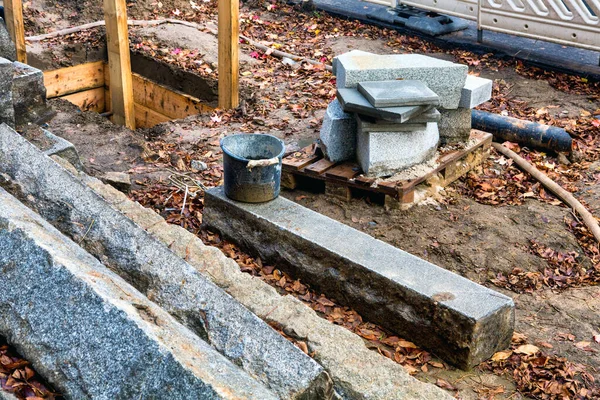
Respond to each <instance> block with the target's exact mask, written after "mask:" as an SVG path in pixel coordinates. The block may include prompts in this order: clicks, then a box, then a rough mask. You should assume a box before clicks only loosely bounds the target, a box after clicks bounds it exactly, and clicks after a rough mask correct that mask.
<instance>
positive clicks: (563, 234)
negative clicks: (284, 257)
mask: <svg viewBox="0 0 600 400" xmlns="http://www.w3.org/2000/svg"><path fill="white" fill-rule="evenodd" d="M96 3H97V2H93V1H89V0H86V1H75V0H70V1H62V2H55V1H50V0H41V1H28V2H25V3H24V5H25V18H26V20H27V22H26V29H27V32H26V35H28V36H30V35H37V34H40V33H47V32H51V31H53V30H57V29H62V28H66V27H69V26H76V25H80V24H83V23H87V22H92V21H97V20H101V19H103V14H102V10H101V7H100V5H101V3H98V4H96ZM129 13H130V15H129V16H130V18H134V19H144V20H154V19H161V18H178V19H184V20H188V21H193V22H197V23H200V24H205V25H206V26H207V27H208V28H210V29H214V28H215V27H216V18H217V16H216V2H215V1H214V0H208V1H202V0H200V1H198V2H194V1H187V0H186V1H184V0H162V1H152V0H138V1H136V2H132V3H131V4H130V7H129ZM241 17H242V21H241V31H242V33H243V34H244V35H245V36H248V37H250V38H252V39H253V40H255V41H257V42H260V43H262V44H265V45H267V46H269V47H272V48H274V49H279V50H282V51H286V52H289V53H292V54H296V55H301V56H305V57H307V58H310V59H313V60H318V61H321V62H323V63H324V64H323V65H322V66H318V65H313V64H309V63H306V62H303V63H291V62H287V63H284V62H282V61H283V60H282V59H280V58H276V57H273V56H272V55H269V54H265V53H264V52H263V51H260V50H257V49H255V48H253V47H251V46H249V45H247V44H242V46H241V47H242V50H241V51H242V55H241V56H240V59H241V68H240V70H241V71H240V72H241V76H240V82H241V99H242V101H241V106H240V107H239V108H238V109H236V110H230V111H223V110H216V111H214V112H213V113H209V114H205V115H199V116H193V117H189V118H187V119H185V120H179V121H173V122H169V123H164V124H161V125H159V126H156V127H154V128H150V129H140V130H137V131H130V130H128V129H125V128H123V127H119V126H116V125H113V124H112V123H111V122H110V121H108V120H107V119H106V118H104V117H101V116H99V115H98V114H96V113H93V112H81V111H80V110H78V109H77V107H75V106H73V105H71V104H69V103H67V102H65V101H64V100H51V101H50V104H51V105H52V106H53V107H54V108H55V109H56V110H57V112H58V114H57V116H56V117H55V118H54V119H53V120H51V121H50V122H49V123H48V129H49V130H50V131H51V132H53V133H54V134H57V135H59V136H62V137H64V138H65V139H67V140H69V141H70V142H71V143H73V144H74V145H75V147H76V148H77V150H78V151H79V153H80V156H81V158H82V162H83V164H84V166H85V167H86V169H87V171H88V172H89V173H90V174H91V175H95V176H100V175H102V174H103V173H105V172H108V171H122V172H128V173H129V174H131V178H132V182H133V188H132V192H131V193H130V196H131V197H132V198H133V199H135V200H137V201H139V202H140V203H141V204H143V205H145V206H147V207H151V208H154V209H155V210H156V211H157V212H159V213H161V215H163V216H165V217H167V220H168V221H169V222H172V223H175V224H180V225H182V226H184V227H186V228H188V229H189V230H191V231H192V232H194V233H197V234H198V235H199V236H200V237H202V238H203V239H204V240H205V241H206V242H208V243H211V244H213V245H215V246H218V247H220V248H221V249H222V250H223V251H224V252H225V254H226V255H228V256H230V257H233V258H235V259H236V260H237V261H238V262H239V264H240V267H241V268H242V270H244V271H246V272H248V273H251V274H253V275H256V276H258V277H261V278H262V279H264V280H266V281H267V282H269V283H272V284H273V285H275V286H277V287H278V288H279V289H280V290H281V291H282V293H286V294H290V295H295V296H297V297H299V298H300V299H301V300H303V301H305V302H307V303H308V304H309V305H311V307H313V308H314V309H316V310H317V311H319V312H320V313H321V314H322V315H323V317H324V318H327V319H329V320H330V321H332V322H334V323H337V324H340V325H343V326H346V327H347V328H348V329H351V330H352V331H354V332H355V333H357V334H358V335H360V336H361V337H363V338H364V339H365V342H366V343H367V345H368V346H370V347H372V348H373V349H374V351H379V352H380V353H381V354H382V357H385V356H387V357H390V358H392V359H395V360H396V361H398V362H400V363H401V364H403V365H405V366H406V367H407V368H408V370H409V371H410V372H411V373H412V374H414V375H415V376H416V377H417V378H419V379H421V380H424V381H428V382H432V383H434V384H437V385H438V386H441V387H443V388H444V389H446V390H449V391H450V392H452V393H453V394H456V396H457V398H463V399H491V398H496V399H503V398H511V399H517V398H543V399H550V398H552V399H559V398H594V397H596V396H600V389H599V386H598V384H597V383H596V382H597V381H598V380H599V379H600V369H599V368H600V353H599V352H600V288H599V287H598V286H597V285H598V283H599V282H600V251H599V246H598V244H597V243H595V242H594V240H593V237H592V236H591V235H590V233H589V232H588V231H587V229H586V228H585V226H584V225H583V223H582V222H581V221H580V220H579V219H578V217H577V216H576V215H575V214H573V213H572V212H571V211H570V210H569V209H568V208H566V207H565V206H564V205H562V203H561V202H560V201H559V200H557V199H556V198H554V197H553V196H552V195H551V194H550V193H548V192H546V191H545V190H544V189H543V188H542V187H541V186H540V184H539V183H537V182H536V181H535V180H533V179H532V178H531V177H529V176H528V175H527V174H525V173H523V172H521V171H520V170H518V169H517V168H516V167H514V166H513V165H512V161H511V160H509V159H506V158H505V157H503V156H501V155H499V154H497V153H495V152H494V150H492V152H491V155H490V157H489V158H488V159H487V160H486V161H485V162H484V163H483V165H482V166H480V167H479V168H477V169H476V170H475V171H473V172H471V173H470V174H469V175H468V176H466V177H464V178H462V179H460V180H459V181H457V182H455V183H454V184H452V185H451V186H450V187H448V188H446V190H445V191H444V192H442V193H441V194H440V195H439V196H437V197H436V198H432V199H430V200H428V201H426V202H424V203H423V204H420V205H417V206H414V207H412V208H410V209H409V210H406V211H401V210H386V209H385V208H384V207H383V206H382V205H380V204H375V203H374V202H372V201H371V199H368V198H362V199H352V200H351V201H350V202H344V201H341V200H339V199H338V198H336V197H331V196H327V195H325V194H324V193H321V192H319V191H306V190H296V191H292V192H289V191H284V192H283V193H282V195H283V196H285V197H287V198H289V199H291V200H293V201H295V202H298V203H299V204H302V205H304V206H306V207H308V208H310V209H313V210H315V211H318V212H319V213H322V214H324V215H327V216H329V217H331V218H333V219H336V220H338V221H341V222H343V223H345V224H348V225H350V226H352V227H354V228H356V229H359V230H361V231H364V232H366V233H368V234H369V235H371V236H374V237H376V238H378V239H381V240H383V241H385V242H388V243H390V244H392V245H394V246H396V247H398V248H400V249H403V250H405V251H408V252H410V253H412V254H415V255H417V256H419V257H422V258H424V259H426V260H429V261H431V262H433V263H435V264H437V265H439V266H441V267H443V268H446V269H449V270H451V271H453V272H456V273H458V274H460V275H462V276H465V277H467V278H469V279H471V280H473V281H475V282H478V283H480V284H483V285H485V286H488V287H491V288H493V289H495V290H498V291H500V292H502V293H504V294H507V295H509V296H511V297H512V298H513V299H514V301H515V304H516V310H517V311H516V332H517V334H515V337H514V338H513V344H512V346H511V349H507V351H505V352H501V353H497V354H496V355H495V356H494V359H493V360H491V361H489V362H487V363H484V364H483V365H481V366H480V367H478V368H476V369H474V370H472V371H460V370H456V369H453V368H452V367H450V366H448V365H446V364H445V363H442V362H441V361H440V360H439V359H437V358H436V357H435V355H434V354H429V353H428V352H426V351H424V350H421V349H419V348H417V347H416V346H414V345H413V344H412V343H411V342H410V338H397V337H395V336H394V333H393V332H385V331H384V330H383V329H381V328H379V327H377V326H375V325H373V324H369V323H368V321H362V320H361V319H360V316H358V315H357V314H356V313H355V312H353V311H352V307H351V306H352V305H347V304H337V303H336V302H335V299H330V298H327V297H326V296H327V293H324V294H323V295H324V296H325V297H321V296H319V295H320V293H317V294H316V295H314V296H311V295H307V293H310V291H309V290H310V288H307V287H306V286H305V285H303V284H302V283H301V282H298V281H296V280H295V279H294V277H290V276H286V275H282V273H280V272H279V271H278V270H277V268H276V267H277V266H267V265H263V264H262V262H261V261H260V260H255V259H252V258H250V257H249V256H247V255H246V254H245V253H244V252H243V251H241V250H239V249H237V248H235V246H232V245H230V244H228V243H224V242H222V241H220V239H219V238H218V237H217V236H216V235H214V234H212V233H210V232H205V231H202V230H201V228H200V224H201V220H202V206H203V199H202V191H201V189H200V187H199V186H195V184H194V183H193V181H190V180H188V179H187V178H186V177H184V176H183V175H187V176H190V177H193V178H194V179H195V180H196V181H199V182H201V183H202V184H203V185H205V186H216V185H219V184H222V167H221V151H220V148H219V140H220V138H222V137H223V136H224V135H229V134H232V133H236V132H263V133H271V134H274V135H276V136H278V137H280V138H281V139H283V140H284V141H285V142H286V144H288V145H289V146H292V147H297V148H301V147H304V146H306V145H307V144H310V143H311V142H313V141H314V140H315V139H317V138H318V134H319V129H320V125H321V121H322V119H323V114H324V111H325V108H326V107H327V104H328V102H329V101H330V100H331V99H332V98H333V97H334V95H335V77H334V76H333V75H332V74H331V73H330V72H329V71H327V69H326V68H325V64H328V65H330V64H331V61H332V57H333V56H335V55H337V54H341V53H343V52H346V51H349V50H352V49H360V50H365V51H370V52H374V53H381V54H384V53H407V52H415V53H422V54H428V55H431V56H434V57H440V58H444V59H447V60H452V61H455V62H461V63H465V64H468V65H469V70H470V73H474V74H477V75H480V76H482V77H485V78H490V79H493V80H494V92H493V99H492V101H490V102H488V103H486V104H484V105H482V106H481V107H480V109H483V110H486V111H491V112H494V113H499V114H503V115H509V116H514V117H518V118H522V119H527V120H530V121H536V122H540V123H546V124H552V125H557V126H561V127H565V128H566V129H567V130H568V131H569V133H570V134H571V135H572V136H573V138H574V143H575V146H574V152H573V154H570V155H564V154H561V155H557V154H554V153H551V152H547V153H546V152H540V151H538V150H535V149H528V148H525V147H520V146H519V145H517V144H508V145H509V146H510V147H511V148H512V149H513V150H515V151H517V152H518V153H519V154H520V155H521V156H523V157H525V158H526V159H528V160H529V161H530V162H532V163H534V164H535V165H536V166H537V167H538V168H539V169H541V170H542V171H544V172H545V173H546V174H547V175H548V176H550V177H551V178H552V179H554V180H556V181H557V182H559V183H560V184H562V185H563V187H565V188H566V189H568V190H569V191H571V192H573V193H574V195H575V196H576V197H577V198H578V199H579V200H581V201H582V202H584V203H585V204H586V205H587V206H588V208H589V209H590V211H592V212H593V213H594V214H595V215H596V216H598V215H600V139H599V136H600V119H599V118H600V84H599V83H598V82H588V81H587V80H586V79H583V78H581V77H578V76H568V75H563V74H559V73H554V72H551V71H542V70H539V69H536V68H532V67H528V66H526V65H523V64H521V63H520V62H515V61H513V60H501V59H496V58H494V55H493V54H473V53H469V52H465V51H459V50H443V49H440V48H436V47H434V46H432V45H430V44H428V43H426V42H423V41H421V40H419V39H416V38H411V37H408V36H403V35H400V34H398V33H397V32H395V31H387V30H382V29H379V28H375V27H371V26H367V25H364V24H361V23H358V22H353V21H345V20H340V19H335V18H332V17H330V16H328V15H326V14H323V13H318V12H313V11H306V10H299V9H295V8H294V7H291V6H287V5H285V4H282V3H281V2H273V3H269V2H265V3H263V2H255V1H251V2H245V3H243V4H242V6H241ZM130 39H131V48H132V50H133V51H135V52H138V53H142V54H145V55H150V56H152V57H154V58H156V59H157V60H160V61H161V62H165V63H169V64H172V65H174V66H176V67H177V68H182V69H185V70H188V71H192V72H194V73H196V74H198V75H200V76H202V77H204V78H205V79H206V80H207V81H211V82H216V79H217V76H216V63H217V56H216V54H217V39H216V37H215V36H214V35H212V34H211V33H210V32H208V31H206V32H199V31H197V30H196V29H194V28H190V27H186V26H181V25H173V24H170V25H161V26H157V27H141V28H132V29H131V31H130ZM104 40H105V39H104V31H103V29H102V28H96V29H92V30H89V31H84V32H81V33H77V34H72V35H68V36H60V37H57V38H54V39H51V40H48V41H45V42H42V43H37V44H35V45H34V46H32V47H31V48H30V49H31V50H30V52H31V53H30V54H31V56H30V57H33V58H34V59H35V60H36V63H38V64H39V65H41V66H43V67H44V69H56V68H60V67H64V66H68V65H74V64H78V63H81V62H86V61H96V60H97V59H100V58H101V57H102V56H103V48H104ZM192 160H198V161H202V162H204V163H206V166H207V168H206V169H205V170H202V171H198V170H192V168H191V161H192ZM186 183H187V184H188V185H189V188H190V190H191V191H192V192H195V193H196V194H197V195H196V196H195V197H192V198H191V199H189V198H188V199H186V200H187V201H186V204H185V207H184V191H183V190H182V184H183V185H184V184H186ZM182 209H183V211H182ZM323 299H325V300H323ZM596 398H597V397H596Z"/></svg>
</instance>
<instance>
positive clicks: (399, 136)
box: [321, 50, 492, 176]
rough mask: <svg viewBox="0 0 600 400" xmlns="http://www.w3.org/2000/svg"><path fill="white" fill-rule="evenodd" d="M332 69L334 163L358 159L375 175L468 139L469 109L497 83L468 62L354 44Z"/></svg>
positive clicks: (329, 140)
mask: <svg viewBox="0 0 600 400" xmlns="http://www.w3.org/2000/svg"><path fill="white" fill-rule="evenodd" d="M333 72H334V74H335V75H336V77H337V87H338V92H337V98H336V99H335V100H334V101H333V102H332V103H331V104H330V105H329V107H328V108H327V112H326V115H325V119H324V121H323V126H322V129H321V148H322V149H323V152H324V154H325V156H326V157H327V158H328V159H329V160H330V161H332V162H340V161H345V160H354V159H357V160H358V162H359V164H360V165H361V167H362V169H363V172H364V173H365V174H366V175H368V176H387V175H392V174H394V173H395V172H398V171H401V170H403V169H406V168H409V167H411V166H413V165H415V164H420V163H423V162H426V161H428V159H430V158H431V157H432V156H433V155H434V154H435V152H436V150H437V146H438V144H439V142H440V140H441V142H442V143H444V144H446V143H456V142H464V141H467V140H468V138H469V135H470V130H471V111H470V108H473V107H475V106H477V105H479V104H481V103H483V102H485V101H487V100H489V99H490V97H491V90H492V82H491V81H490V80H487V79H483V78H478V77H475V76H471V75H467V72H468V67H467V66H466V65H461V64H455V63H452V62H449V61H444V60H439V59H436V58H432V57H427V56H423V55H418V54H401V55H399V54H394V55H376V54H372V53H367V52H364V51H359V50H354V51H351V52H349V53H345V54H342V55H340V56H338V57H336V58H335V59H334V62H333ZM436 108H437V109H436ZM438 110H439V111H438Z"/></svg>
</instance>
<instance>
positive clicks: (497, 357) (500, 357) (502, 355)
mask: <svg viewBox="0 0 600 400" xmlns="http://www.w3.org/2000/svg"><path fill="white" fill-rule="evenodd" d="M511 355H512V351H510V350H506V351H499V352H497V353H495V354H494V355H493V356H492V361H496V362H498V361H504V360H506V359H507V358H508V357H510V356H511Z"/></svg>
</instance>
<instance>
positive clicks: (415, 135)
mask: <svg viewBox="0 0 600 400" xmlns="http://www.w3.org/2000/svg"><path fill="white" fill-rule="evenodd" d="M439 140H440V136H439V133H438V126H437V123H436V122H429V123H427V125H426V128H425V129H421V130H416V131H403V130H402V125H399V127H398V130H396V131H395V132H394V131H377V130H367V131H364V130H361V129H359V130H358V139H357V146H356V147H357V149H358V150H357V154H356V157H357V159H358V163H359V164H360V166H361V168H362V170H363V172H364V173H365V174H366V175H367V176H374V177H381V176H388V175H393V174H394V173H396V172H398V171H400V170H403V169H406V168H410V167H412V166H413V165H416V164H419V163H422V162H425V161H427V160H428V159H430V158H431V157H432V156H433V155H434V154H435V152H436V150H437V146H438V143H439Z"/></svg>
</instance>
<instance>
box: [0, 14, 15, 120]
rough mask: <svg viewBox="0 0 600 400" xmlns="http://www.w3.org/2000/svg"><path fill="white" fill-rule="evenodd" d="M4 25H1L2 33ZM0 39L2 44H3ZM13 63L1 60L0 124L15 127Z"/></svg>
mask: <svg viewBox="0 0 600 400" xmlns="http://www.w3.org/2000/svg"><path fill="white" fill-rule="evenodd" d="M2 29H3V25H2V24H1V23H0V32H1V31H2ZM1 40H2V39H1V37H0V42H1ZM14 70H15V68H14V66H13V63H12V62H11V61H9V60H7V59H5V58H0V124H1V123H5V124H8V125H10V126H13V127H14V126H15V110H14V108H13V97H12V82H13V75H14Z"/></svg>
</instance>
